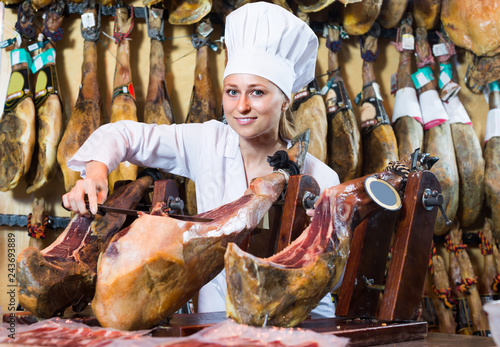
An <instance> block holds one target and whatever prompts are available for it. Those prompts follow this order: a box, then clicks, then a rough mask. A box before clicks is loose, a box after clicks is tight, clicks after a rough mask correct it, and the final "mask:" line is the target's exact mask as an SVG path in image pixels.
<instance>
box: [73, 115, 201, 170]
mask: <svg viewBox="0 0 500 347" xmlns="http://www.w3.org/2000/svg"><path fill="white" fill-rule="evenodd" d="M187 132H188V133H189V136H186V134H187ZM203 136H204V131H203V125H202V124H199V123H197V124H173V125H156V124H146V123H140V122H134V121H119V122H115V123H110V124H105V125H103V126H101V127H99V129H97V130H96V131H94V132H93V133H92V134H91V135H90V137H89V138H88V139H87V141H85V143H84V144H83V145H82V147H80V149H79V150H78V151H77V152H76V153H75V155H74V156H73V157H72V158H71V159H70V160H69V161H68V167H69V168H70V169H71V170H74V171H80V172H81V175H82V177H85V174H86V172H85V164H86V163H87V162H89V161H92V160H95V161H99V162H102V163H104V164H105V165H106V166H107V167H108V170H109V172H111V171H113V170H114V169H115V168H116V167H117V166H118V164H119V163H120V162H122V161H128V162H130V163H131V164H135V165H138V166H143V167H152V168H158V169H160V170H163V171H167V172H171V173H173V174H176V175H181V176H185V177H189V178H191V170H192V169H193V167H192V166H193V163H196V162H197V161H198V155H199V153H200V152H201V151H200V150H197V148H196V147H200V145H201V144H202V143H203ZM186 153H189V156H187V155H186Z"/></svg>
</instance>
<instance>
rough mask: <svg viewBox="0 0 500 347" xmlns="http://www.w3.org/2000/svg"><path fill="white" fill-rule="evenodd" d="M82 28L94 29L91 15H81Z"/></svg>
mask: <svg viewBox="0 0 500 347" xmlns="http://www.w3.org/2000/svg"><path fill="white" fill-rule="evenodd" d="M82 26H83V28H84V29H88V28H93V27H95V18H94V14H93V13H84V14H82Z"/></svg>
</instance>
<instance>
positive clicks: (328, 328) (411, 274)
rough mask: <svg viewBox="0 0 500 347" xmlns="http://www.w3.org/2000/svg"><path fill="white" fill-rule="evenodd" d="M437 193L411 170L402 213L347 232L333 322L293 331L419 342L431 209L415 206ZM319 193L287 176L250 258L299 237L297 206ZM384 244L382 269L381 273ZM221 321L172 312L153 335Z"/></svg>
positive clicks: (367, 341)
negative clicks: (164, 327)
mask: <svg viewBox="0 0 500 347" xmlns="http://www.w3.org/2000/svg"><path fill="white" fill-rule="evenodd" d="M440 192H441V187H440V184H439V182H438V180H437V178H436V176H435V175H434V174H433V173H432V172H430V171H411V172H410V173H409V176H408V179H407V183H406V189H405V193H404V197H403V199H402V208H401V209H400V210H399V211H397V212H392V211H388V210H385V209H383V210H381V211H379V212H378V213H376V214H374V215H372V216H371V217H370V218H368V219H367V220H365V221H363V222H362V223H361V224H360V225H359V226H358V227H357V228H356V229H355V230H354V232H353V238H352V242H351V251H350V255H349V259H348V261H347V264H346V269H345V273H344V279H343V283H342V286H341V287H340V292H339V297H338V302H337V309H336V315H337V317H336V318H328V319H307V320H305V321H304V322H302V323H301V324H300V325H299V326H298V327H300V328H304V329H311V330H313V331H317V332H321V333H327V334H335V335H338V336H344V337H348V338H350V345H352V346H370V345H375V344H383V343H395V342H402V341H408V340H417V339H423V338H425V337H426V336H427V323H426V322H420V321H416V319H417V318H418V312H419V305H420V300H421V297H422V292H423V286H424V278H425V273H426V271H427V264H428V259H429V254H430V250H431V243H432V238H433V234H434V223H435V219H436V215H437V208H434V207H433V205H432V204H431V205H430V206H429V203H428V202H427V206H425V205H424V202H423V201H424V200H425V199H424V196H425V197H427V196H431V195H432V196H433V197H436V196H440ZM431 193H432V194H431ZM319 194H320V189H319V186H318V184H317V182H316V181H315V180H314V178H312V177H311V176H308V175H297V176H291V177H290V179H289V182H288V186H287V191H286V197H285V200H284V203H282V204H277V205H275V206H274V207H273V208H274V209H275V212H274V216H275V217H274V218H273V217H271V218H270V220H269V227H270V229H271V230H268V231H267V234H272V235H273V236H272V237H274V238H275V240H276V241H275V243H273V244H272V246H271V247H269V246H268V248H266V249H265V251H264V252H263V253H267V254H259V255H258V256H270V255H272V254H273V253H274V252H279V251H280V250H282V249H283V248H285V247H286V246H288V245H289V244H290V243H291V242H292V241H293V240H294V239H295V238H296V237H297V236H298V235H300V233H301V232H302V231H303V230H304V228H305V225H307V222H308V217H307V215H306V208H305V207H310V204H311V200H312V201H314V200H313V199H314V196H318V195H319ZM308 199H309V201H308ZM308 204H309V206H307V205H308ZM305 205H306V206H305ZM273 229H274V231H273ZM273 232H274V233H273ZM262 234H266V233H265V232H262V231H257V232H256V233H254V234H253V235H252V238H250V239H249V245H248V250H249V252H250V253H252V252H251V251H252V249H255V250H259V249H260V250H261V251H262V247H263V245H264V241H262V240H260V241H259V238H258V236H259V235H262ZM256 236H257V237H256ZM392 239H393V241H392V245H393V247H392V248H393V249H392V253H391V258H390V263H389V264H390V265H389V268H388V270H387V275H385V274H386V267H387V260H388V255H389V253H390V248H391V240H392ZM266 242H269V238H266ZM269 253H271V254H269ZM384 278H385V282H384ZM225 317H226V316H225V314H224V313H223V312H214V313H205V314H189V315H183V314H179V315H174V317H173V318H172V320H171V321H170V323H169V328H168V330H162V329H160V330H158V331H157V332H156V336H187V335H190V334H192V333H194V332H196V331H199V330H201V329H203V328H205V327H208V326H210V325H212V324H215V323H218V322H220V321H222V320H224V319H225Z"/></svg>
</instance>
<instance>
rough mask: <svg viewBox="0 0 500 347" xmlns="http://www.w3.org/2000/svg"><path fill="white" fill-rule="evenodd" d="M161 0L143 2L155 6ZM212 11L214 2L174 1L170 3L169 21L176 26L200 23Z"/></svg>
mask: <svg viewBox="0 0 500 347" xmlns="http://www.w3.org/2000/svg"><path fill="white" fill-rule="evenodd" d="M158 2H160V0H142V3H143V4H144V5H153V4H156V3H158ZM211 9H212V0H173V1H172V2H171V3H170V11H169V16H168V21H169V23H170V24H174V25H189V24H195V23H198V22H199V21H200V20H202V19H203V18H204V17H205V16H206V15H207V14H209V13H210V10H211Z"/></svg>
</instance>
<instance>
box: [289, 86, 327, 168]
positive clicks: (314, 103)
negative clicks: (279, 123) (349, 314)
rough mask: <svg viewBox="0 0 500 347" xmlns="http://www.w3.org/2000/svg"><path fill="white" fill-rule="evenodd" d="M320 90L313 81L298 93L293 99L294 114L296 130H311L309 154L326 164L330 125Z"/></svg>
mask: <svg viewBox="0 0 500 347" xmlns="http://www.w3.org/2000/svg"><path fill="white" fill-rule="evenodd" d="M318 92H319V90H318V86H317V83H316V82H315V81H312V82H311V83H309V85H307V86H305V87H304V88H302V89H301V90H300V91H298V92H297V93H296V94H295V95H294V97H293V104H292V112H293V114H294V118H295V129H296V130H297V131H299V132H302V131H304V130H307V129H311V142H310V143H309V153H311V154H312V155H313V156H315V157H316V158H318V159H319V160H321V161H322V162H326V133H327V129H328V123H327V120H326V107H325V102H324V100H323V96H321V95H320V94H319V93H318Z"/></svg>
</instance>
